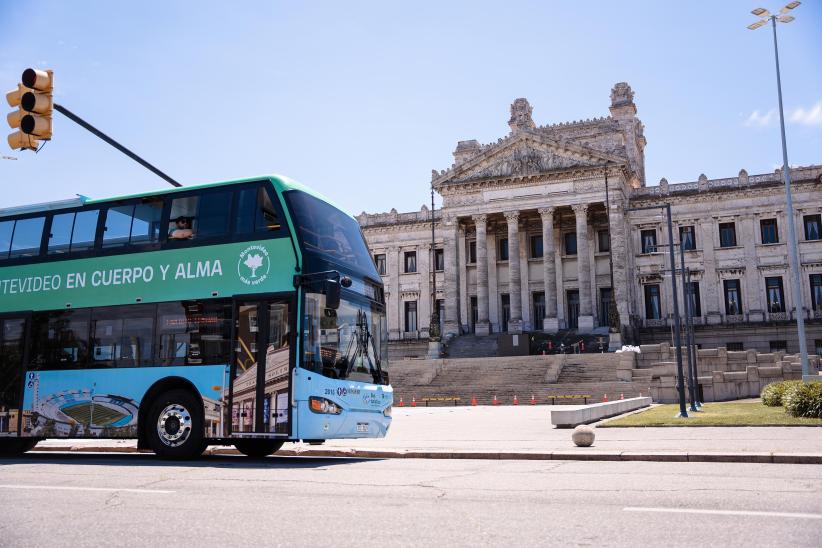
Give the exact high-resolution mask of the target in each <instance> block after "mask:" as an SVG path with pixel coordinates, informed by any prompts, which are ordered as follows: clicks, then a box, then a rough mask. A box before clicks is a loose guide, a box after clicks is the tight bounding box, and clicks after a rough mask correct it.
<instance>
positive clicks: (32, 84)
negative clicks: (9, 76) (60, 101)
mask: <svg viewBox="0 0 822 548" xmlns="http://www.w3.org/2000/svg"><path fill="white" fill-rule="evenodd" d="M21 80H22V83H21V84H17V89H15V90H12V91H10V92H8V93H7V94H6V100H7V101H8V103H9V106H11V107H17V110H16V111H14V112H12V113H10V114H9V115H8V116H7V117H6V120H7V121H8V124H9V126H10V127H11V128H12V129H19V131H15V132H14V133H12V134H11V135H9V137H8V142H9V146H10V147H11V148H13V149H20V150H25V149H30V150H37V148H38V147H39V146H40V141H39V140H40V139H43V140H49V139H51V118H52V114H53V111H54V100H53V98H52V91H53V90H54V75H53V73H52V71H50V70H46V71H42V70H36V69H32V68H28V69H26V70H24V71H23V76H22V77H21Z"/></svg>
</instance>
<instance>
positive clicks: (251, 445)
mask: <svg viewBox="0 0 822 548" xmlns="http://www.w3.org/2000/svg"><path fill="white" fill-rule="evenodd" d="M283 443H285V442H284V441H283V440H238V441H236V442H234V447H236V448H237V451H239V452H240V453H242V454H243V455H245V456H247V457H251V458H252V459H261V458H263V457H267V456H268V455H272V454H274V453H276V452H277V451H279V450H280V447H282V446H283Z"/></svg>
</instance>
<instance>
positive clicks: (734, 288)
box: [722, 280, 742, 316]
mask: <svg viewBox="0 0 822 548" xmlns="http://www.w3.org/2000/svg"><path fill="white" fill-rule="evenodd" d="M722 285H723V287H724V288H725V314H727V315H729V316H736V315H738V314H742V295H741V294H740V292H739V280H724V281H723V282H722Z"/></svg>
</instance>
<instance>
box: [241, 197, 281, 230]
mask: <svg viewBox="0 0 822 548" xmlns="http://www.w3.org/2000/svg"><path fill="white" fill-rule="evenodd" d="M237 197H238V207H237V233H238V234H251V233H252V232H272V231H275V230H279V229H280V228H282V225H281V224H280V217H279V215H278V214H277V210H276V209H274V206H273V205H272V203H271V198H270V197H269V195H268V192H266V190H265V188H264V187H257V188H245V189H242V190H240V191H238V196H237Z"/></svg>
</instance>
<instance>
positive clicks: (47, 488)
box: [0, 484, 176, 495]
mask: <svg viewBox="0 0 822 548" xmlns="http://www.w3.org/2000/svg"><path fill="white" fill-rule="evenodd" d="M0 489H32V490H35V489H39V490H43V491H99V492H103V493H114V492H118V493H145V494H148V495H168V494H170V493H176V491H166V490H163V489H126V488H117V487H69V486H65V485H10V484H0Z"/></svg>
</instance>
